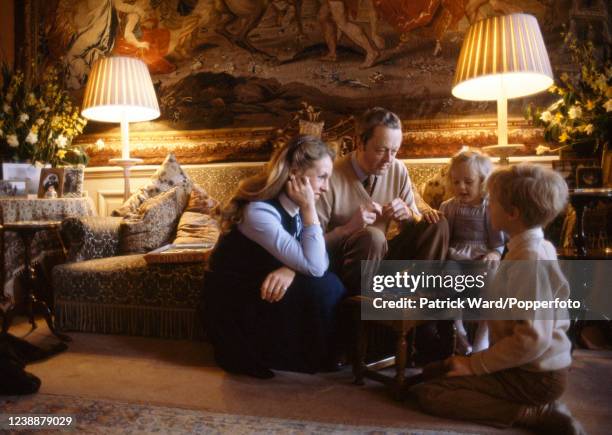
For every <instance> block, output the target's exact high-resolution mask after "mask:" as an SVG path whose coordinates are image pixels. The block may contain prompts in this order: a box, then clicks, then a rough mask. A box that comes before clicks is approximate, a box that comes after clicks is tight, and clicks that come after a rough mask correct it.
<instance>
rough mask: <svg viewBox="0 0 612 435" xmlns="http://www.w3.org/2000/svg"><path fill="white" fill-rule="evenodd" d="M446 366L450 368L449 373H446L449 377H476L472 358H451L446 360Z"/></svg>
mask: <svg viewBox="0 0 612 435" xmlns="http://www.w3.org/2000/svg"><path fill="white" fill-rule="evenodd" d="M444 365H445V366H446V367H449V371H448V372H447V373H446V376H447V377H450V378H452V377H455V376H474V372H473V371H472V366H471V365H470V358H469V357H467V356H459V355H455V356H451V357H450V358H447V359H446V360H444Z"/></svg>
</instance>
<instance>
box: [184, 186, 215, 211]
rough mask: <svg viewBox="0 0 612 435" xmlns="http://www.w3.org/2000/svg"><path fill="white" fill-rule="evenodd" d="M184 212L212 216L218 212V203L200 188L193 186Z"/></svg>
mask: <svg viewBox="0 0 612 435" xmlns="http://www.w3.org/2000/svg"><path fill="white" fill-rule="evenodd" d="M185 211H193V212H197V213H204V214H210V215H214V214H217V213H218V211H219V201H217V200H216V199H214V198H213V197H211V196H210V195H209V194H208V192H207V191H206V189H204V188H203V187H202V186H200V185H199V184H194V185H193V188H192V189H191V195H189V203H188V204H187V208H186V209H185Z"/></svg>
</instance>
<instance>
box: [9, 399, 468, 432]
mask: <svg viewBox="0 0 612 435" xmlns="http://www.w3.org/2000/svg"><path fill="white" fill-rule="evenodd" d="M0 410H1V412H2V414H5V418H6V414H29V415H34V414H39V415H43V414H45V415H55V416H61V415H64V416H67V415H70V416H72V417H73V418H74V420H75V422H74V423H73V425H72V426H71V429H72V430H74V431H76V432H77V433H93V434H100V433H112V434H140V433H163V434H166V433H171V434H182V433H240V434H243V433H266V434H276V433H279V434H280V433H282V434H302V433H317V434H349V433H350V434H410V435H434V434H441V435H457V434H466V433H467V432H456V431H440V430H435V431H434V430H427V429H415V428H407V427H405V428H401V427H376V426H354V425H345V424H330V423H321V422H315V421H307V420H291V419H282V418H269V417H257V416H248V415H236V414H223V413H214V412H208V411H202V410H192V409H184V408H171V407H165V406H154V405H148V404H140V403H126V402H120V401H114V400H94V399H88V398H83V397H72V396H61V395H54V394H34V395H31V396H21V397H18V396H11V397H4V398H2V399H0ZM2 427H3V428H6V426H5V425H4V422H3V426H2ZM35 433H36V434H44V433H54V434H55V433H57V429H41V430H36V432H35Z"/></svg>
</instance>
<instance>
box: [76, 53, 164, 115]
mask: <svg viewBox="0 0 612 435" xmlns="http://www.w3.org/2000/svg"><path fill="white" fill-rule="evenodd" d="M81 114H82V115H83V116H84V117H85V118H87V119H91V120H94V121H103V122H121V121H122V120H126V121H128V122H139V121H150V120H152V119H155V118H158V117H159V115H160V112H159V106H158V104H157V97H156V95H155V89H154V88H153V82H152V81H151V75H150V74H149V70H148V68H147V65H146V64H145V63H144V62H143V61H142V60H140V59H136V58H131V57H119V56H117V57H107V58H101V59H98V60H97V61H96V62H95V63H94V66H93V68H92V69H91V73H90V75H89V79H88V80H87V87H86V88H85V95H84V97H83V110H82V111H81Z"/></svg>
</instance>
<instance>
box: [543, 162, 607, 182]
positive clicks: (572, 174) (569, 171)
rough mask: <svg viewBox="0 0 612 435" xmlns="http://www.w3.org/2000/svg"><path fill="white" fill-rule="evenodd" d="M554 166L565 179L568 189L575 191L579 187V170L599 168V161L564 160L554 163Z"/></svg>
mask: <svg viewBox="0 0 612 435" xmlns="http://www.w3.org/2000/svg"><path fill="white" fill-rule="evenodd" d="M552 166H553V169H554V170H555V171H557V172H559V174H561V176H562V177H563V178H564V179H565V182H566V183H567V187H568V188H570V189H575V188H577V187H578V186H577V183H576V181H577V180H576V175H577V173H578V172H577V171H578V168H599V161H598V160H597V159H562V160H556V161H553V162H552ZM585 175H586V173H585Z"/></svg>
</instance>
